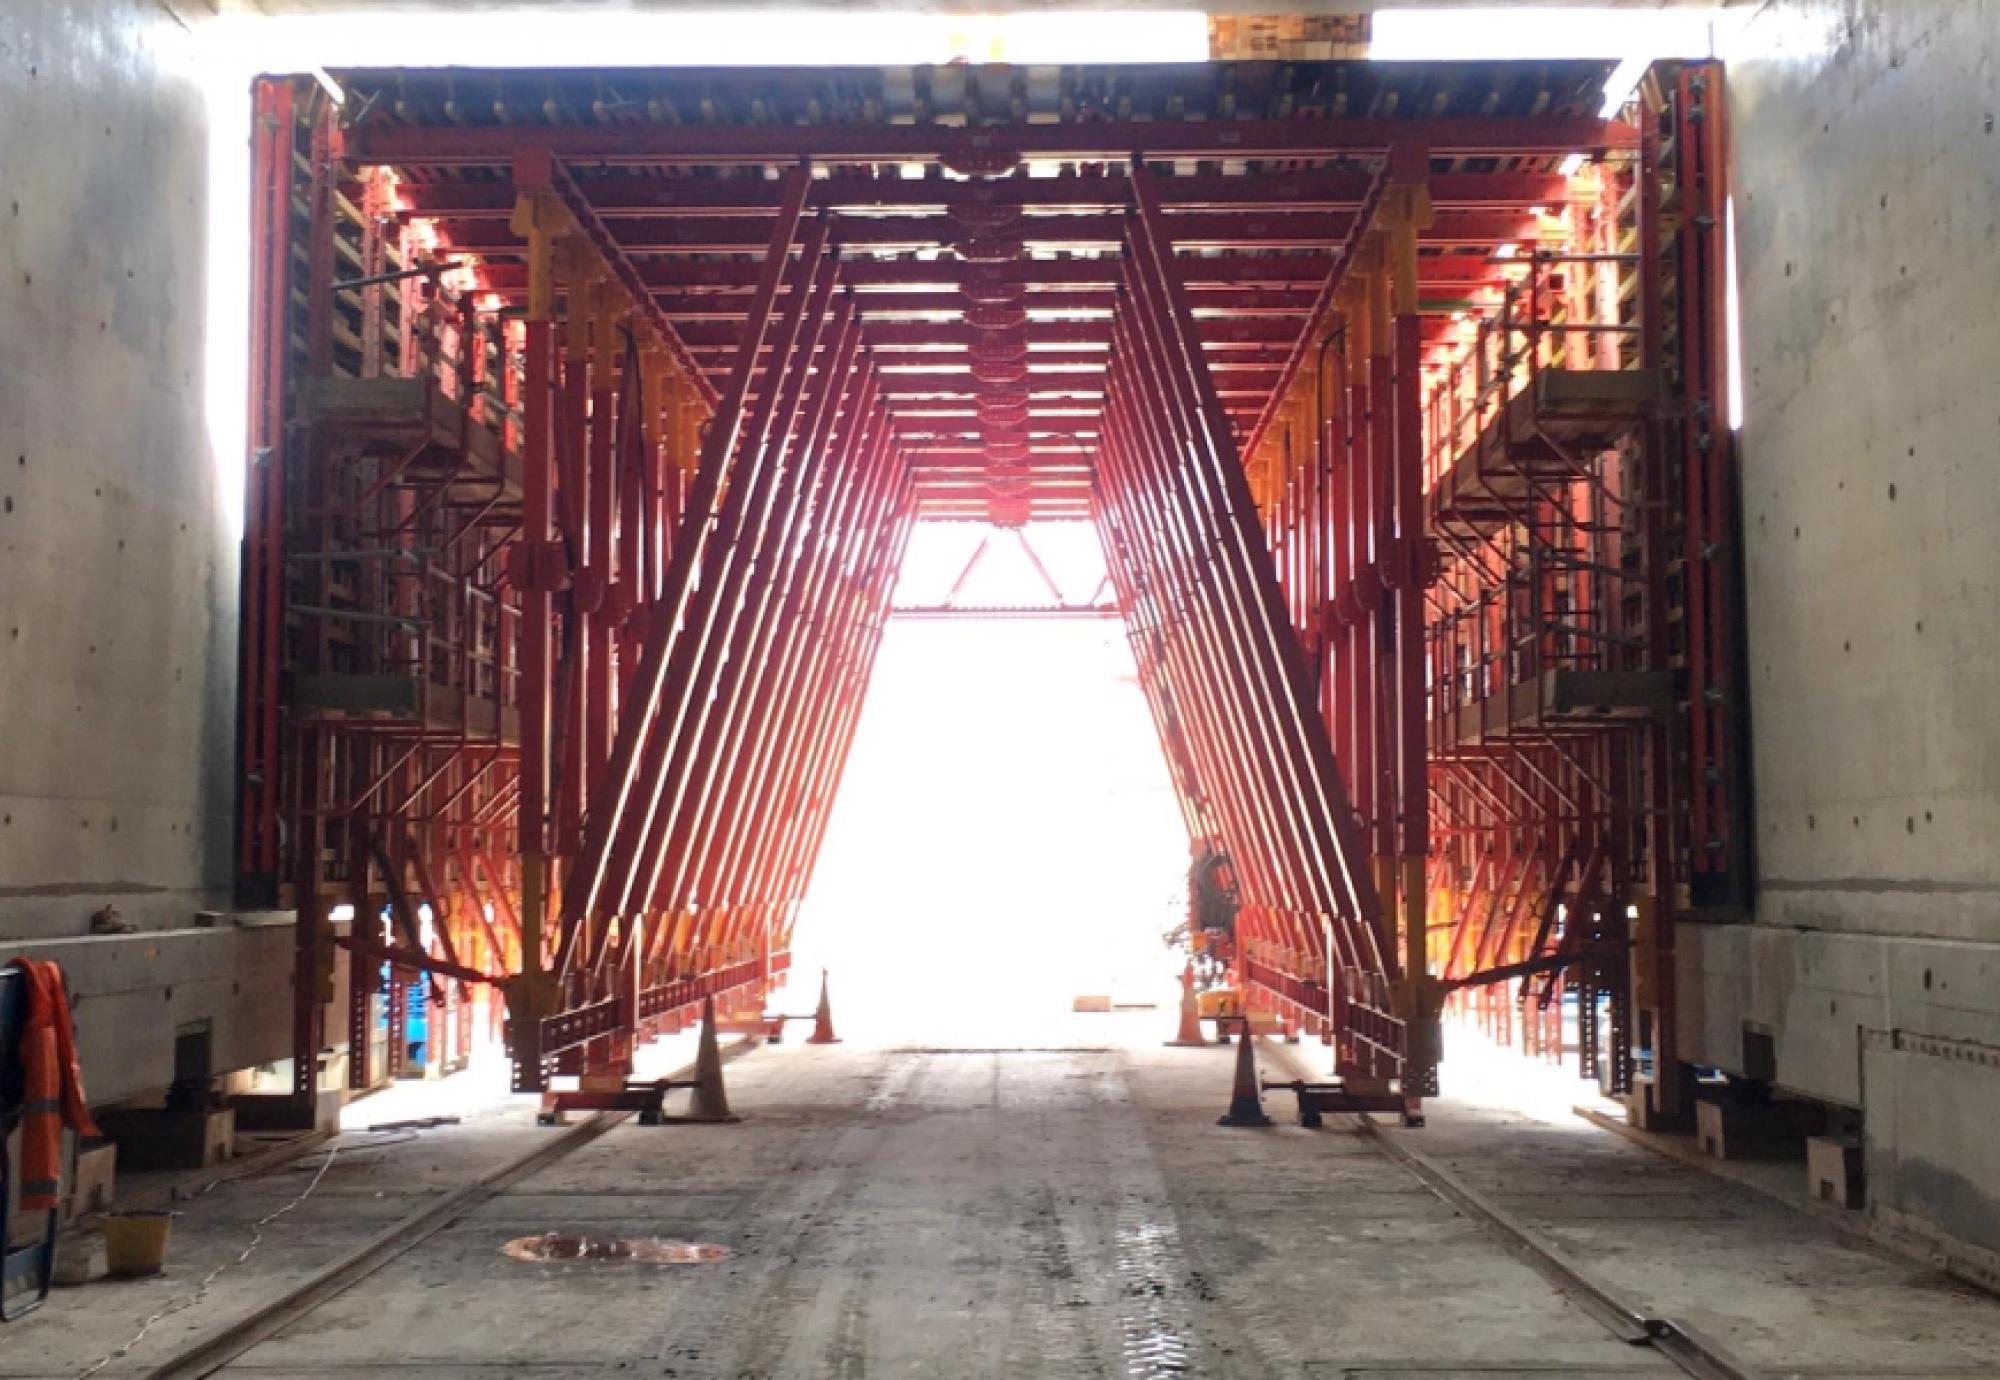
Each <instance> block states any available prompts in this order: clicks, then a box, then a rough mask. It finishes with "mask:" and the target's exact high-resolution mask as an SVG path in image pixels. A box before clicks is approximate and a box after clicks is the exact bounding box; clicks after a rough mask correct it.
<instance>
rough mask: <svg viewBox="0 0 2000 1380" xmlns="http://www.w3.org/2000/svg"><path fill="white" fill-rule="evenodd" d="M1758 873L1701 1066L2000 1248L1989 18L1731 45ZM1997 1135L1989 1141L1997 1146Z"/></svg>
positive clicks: (1759, 29) (1913, 2)
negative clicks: (1841, 1114)
mask: <svg viewBox="0 0 2000 1380" xmlns="http://www.w3.org/2000/svg"><path fill="white" fill-rule="evenodd" d="M1732 49H1733V50H1732V51H1730V52H1728V53H1727V54H1726V56H1728V57H1729V58H1730V61H1731V67H1730V89H1731V93H1732V116H1733V129H1734V138H1735V170H1736V182H1735V185H1736V188H1737V192H1736V214H1737V226H1738V254H1739V265H1740V267H1739V277H1740V282H1741V295H1742V322H1743V326H1742V331H1743V354H1744V375H1745V384H1746V387H1745V402H1746V407H1745V423H1744V429H1743V436H1742V455H1743V475H1744V521H1745V525H1746V528H1747V539H1748V540H1747V582H1748V600H1749V639H1750V673H1751V687H1752V691H1751V693H1752V702H1751V712H1752V717H1753V731H1752V732H1753V750H1754V755H1755V762H1754V765H1755V773H1756V829H1757V848H1758V854H1759V868H1760V873H1761V878H1760V886H1759V894H1758V899H1757V906H1756V914H1755V923H1754V924H1752V925H1750V926H1747V927H1734V928H1706V927H1700V926H1684V927H1683V932H1682V934H1681V936H1680V941H1679V949H1680V956H1681V977H1682V980H1681V984H1680V989H1681V996H1682V1002H1683V1008H1684V1011H1685V1013H1686V1015H1685V1022H1684V1023H1685V1026H1686V1034H1687V1038H1688V1040H1689V1043H1690V1049H1691V1053H1692V1055H1693V1057H1696V1058H1699V1059H1701V1060H1703V1061H1705V1062H1709V1063H1713V1064H1716V1065H1719V1066H1722V1067H1724V1068H1729V1069H1732V1070H1737V1071H1741V1070H1742V1069H1743V1065H1744V1058H1743V1032H1744V1026H1745V1024H1746V1023H1750V1024H1751V1025H1753V1026H1754V1027H1759V1028H1761V1029H1762V1030H1764V1031H1765V1032H1766V1033H1769V1034H1771V1035H1772V1036H1773V1038H1774V1040H1775V1046H1776V1058H1777V1080H1778V1082H1779V1083H1780V1084H1781V1085H1783V1086H1785V1087H1788V1088H1792V1089H1795V1090H1797V1091H1800V1092H1803V1093H1807V1094H1810V1095H1813V1096H1816V1097H1821V1098H1826V1099H1829V1100H1832V1101H1836V1102H1841V1103H1846V1104H1850V1105H1853V1106H1858V1107H1863V1108H1865V1111H1866V1125H1867V1133H1868V1148H1869V1161H1870V1169H1871V1177H1872V1183H1871V1193H1872V1194H1873V1195H1874V1200H1875V1204H1876V1209H1877V1210H1878V1211H1879V1212H1881V1213H1882V1215H1884V1216H1885V1217H1889V1218H1892V1219H1899V1220H1905V1223H1906V1224H1907V1225H1916V1226H1920V1227H1924V1228H1926V1229H1935V1230H1937V1231H1940V1232H1942V1233H1944V1234H1946V1235H1948V1236H1950V1237H1953V1238H1956V1239H1957V1240H1958V1241H1960V1242H1962V1243H1966V1244H1969V1245H1971V1246H1973V1247H1978V1248H1984V1249H1988V1250H1996V1249H2000V1153H1996V1151H1995V1150H1994V1148H1993V1144H1992V1136H1991V1128H1992V1127H1994V1126H1996V1125H2000V312H1996V311H1995V310H1993V308H1992V306H1991V304H1990V303H1989V302H1988V301H1987V299H1988V298H1989V297H1990V296H1991V294H1992V287H1993V285H1994V284H1996V283H2000V131H1996V128H1995V122H1996V116H2000V5H1996V4H1994V3H1991V0H1975V2H1974V3H1966V0H1775V2H1774V3H1770V4H1767V5H1765V6H1764V7H1763V9H1762V10H1760V11H1759V12H1758V13H1757V14H1756V15H1755V17H1754V18H1753V19H1751V20H1750V22H1749V23H1748V24H1747V25H1746V26H1745V28H1744V29H1743V31H1742V32H1741V34H1740V35H1739V36H1738V37H1737V38H1736V39H1735V40H1734V41H1733V45H1732ZM1982 1128H1983V1129H1982Z"/></svg>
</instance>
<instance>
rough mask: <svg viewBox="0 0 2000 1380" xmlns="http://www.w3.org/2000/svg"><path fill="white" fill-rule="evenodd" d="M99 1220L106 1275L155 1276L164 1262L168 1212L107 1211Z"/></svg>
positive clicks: (169, 1222) (171, 1217)
mask: <svg viewBox="0 0 2000 1380" xmlns="http://www.w3.org/2000/svg"><path fill="white" fill-rule="evenodd" d="M103 1222H104V1272H105V1273H106V1274H108V1275H113V1276H116V1277H118V1278H120V1279H131V1278H134V1277H136V1276H139V1275H156V1274H158V1273H159V1272H160V1270H161V1268H162V1267H163V1266H165V1265H166V1263H167V1232H168V1229H169V1228H171V1227H172V1226H173V1224H174V1215H173V1214H172V1213H171V1212H107V1213H106V1214H105V1215H104V1218H103Z"/></svg>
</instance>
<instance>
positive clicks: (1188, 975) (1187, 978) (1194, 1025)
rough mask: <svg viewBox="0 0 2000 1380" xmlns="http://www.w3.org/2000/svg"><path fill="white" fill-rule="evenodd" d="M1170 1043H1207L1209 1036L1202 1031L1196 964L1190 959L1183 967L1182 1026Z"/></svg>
mask: <svg viewBox="0 0 2000 1380" xmlns="http://www.w3.org/2000/svg"><path fill="white" fill-rule="evenodd" d="M1167 1043H1168V1044H1170V1045H1206V1044H1207V1043H1208V1038H1207V1037H1206V1036H1204V1035H1203V1034H1202V1033H1201V1003H1200V1002H1198V1001H1196V1000H1195V995H1194V964H1193V962H1192V961H1190V962H1189V963H1188V965H1187V967H1185V968H1183V969H1181V1028H1180V1029H1179V1030H1178V1031H1176V1032H1175V1034H1174V1038H1173V1039H1171V1040H1169V1041H1167Z"/></svg>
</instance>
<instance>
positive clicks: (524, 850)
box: [507, 151, 563, 1092]
mask: <svg viewBox="0 0 2000 1380" xmlns="http://www.w3.org/2000/svg"><path fill="white" fill-rule="evenodd" d="M551 170H552V169H551V164H550V160H549V157H548V155H547V154H546V153H545V152H538V151H536V152H525V153H522V154H519V155H517V156H516V158H515V160H514V183H515V186H516V188H517V189H518V190H519V192H520V194H521V201H520V203H519V204H518V205H517V206H516V208H515V211H514V221H513V224H514V229H515V232H516V233H518V234H521V235H523V236H525V237H526V238H527V240H528V304H527V312H526V321H525V322H524V325H523V340H522V384H521V535H520V538H519V540H518V543H517V545H516V546H515V549H514V555H513V563H512V565H511V567H510V569H509V572H508V578H509V580H510V581H511V582H512V583H513V584H514V586H515V588H517V589H519V590H520V591H521V631H520V687H519V697H520V716H521V790H520V804H519V807H518V811H517V836H518V847H519V850H520V855H521V909H520V917H519V918H520V931H521V939H520V943H521V971H520V973H519V974H518V975H516V976H515V977H514V978H513V979H512V980H511V981H510V982H509V983H508V984H507V1006H508V1012H509V1017H510V1030H509V1053H510V1055H511V1058H512V1061H513V1086H514V1089H515V1091H517V1092H534V1091H539V1090H540V1089H541V1087H542V1083H543V1055H542V1048H541V1018H542V1016H543V1014H544V1013H545V1011H546V1008H547V1005H548V991H547V981H546V977H545V975H544V970H543V933H542V931H543V920H544V918H545V915H546V908H547V903H548V890H549V876H548V846H549V838H548V806H549V800H548V790H549V778H550V770H549V755H550V731H551V729H552V727H553V723H552V713H551V705H550V697H551V696H550V692H551V688H552V687H551V677H550V671H551V658H552V655H553V651H554V645H553V644H554V636H555V627H554V623H555V607H554V598H553V595H554V591H555V588H556V586H557V583H558V581H559V579H560V575H561V570H560V560H561V551H560V547H559V546H558V545H557V543H556V541H555V526H554V521H553V501H552V500H553V493H552V490H553V486H554V463H555V457H554V453H553V440H554V430H555V415H554V414H555V411H556V409H555V396H554V395H555V387H556V380H555V360H554V353H555V342H554V340H553V338H552V337H553V332H554V320H553V318H554V315H555V261H554V256H555V243H554V236H555V235H556V234H557V232H558V231H559V230H560V229H561V227H562V224H563V221H562V217H561V215H560V211H559V207H558V205H557V203H556V202H555V201H554V199H553V196H552V194H551V193H550V191H549V186H550V174H551Z"/></svg>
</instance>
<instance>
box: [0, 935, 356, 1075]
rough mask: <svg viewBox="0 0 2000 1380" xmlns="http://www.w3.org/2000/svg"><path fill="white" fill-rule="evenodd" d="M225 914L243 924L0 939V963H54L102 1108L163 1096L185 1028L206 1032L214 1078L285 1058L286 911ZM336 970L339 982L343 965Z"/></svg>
mask: <svg viewBox="0 0 2000 1380" xmlns="http://www.w3.org/2000/svg"><path fill="white" fill-rule="evenodd" d="M227 919H228V920H230V921H242V922H246V923H223V924H220V925H217V926H215V927H213V928H201V929H176V930H148V931H145V932H143V933H140V934H132V935H89V936H85V937H83V938H78V939H36V940H27V941H25V942H21V941H16V942H9V941H7V940H0V964H5V963H10V962H12V961H13V960H14V959H15V958H17V957H34V958H40V959H45V960H49V961H52V962H55V963H60V964H61V965H62V969H63V977H64V980H65V983H66V985H67V986H68V988H69V994H70V1010H71V1013H72V1015H73V1017H74V1019H75V1025H76V1044H77V1057H78V1060H79V1062H80V1063H81V1064H82V1066H83V1086H84V1093H85V1095H86V1097H87V1098H88V1099H89V1101H90V1103H91V1105H92V1106H99V1107H101V1106H103V1105H105V1104H106V1103H110V1102H117V1101H121V1100H124V1099H126V1098H133V1097H138V1096H140V1095H142V1094H148V1093H156V1092H160V1091H163V1090H164V1089H165V1088H166V1087H167V1085H168V1084H169V1083H171V1082H172V1081H173V1079H174V1037H175V1036H176V1035H177V1034H178V1033H181V1032H184V1031H185V1032H197V1031H198V1032H204V1033H206V1035H207V1037H208V1041H209V1056H210V1061H211V1067H212V1068H213V1069H214V1071H215V1072H217V1073H223V1072H227V1071H229V1070H233V1069H242V1068H248V1067H250V1066H252V1065H254V1064H267V1063H272V1062H275V1061H277V1060H279V1059H285V1058H289V1057H290V1056H291V1052H292V1051H291V1039H292V989H291V983H290V975H291V962H292V948H293V943H294V940H293V928H292V924H291V915H290V913H289V912H287V913H282V914H280V913H275V912H262V913H258V914H255V915H245V916H240V917H238V916H232V917H227ZM249 922H261V923H249ZM340 957H341V959H342V960H344V958H345V955H344V954H343V955H341V956H340ZM339 967H340V970H341V973H342V975H343V976H344V974H345V971H346V964H345V962H344V961H342V962H340V964H339ZM343 988H344V983H343ZM340 996H341V997H342V998H343V999H344V996H345V993H344V990H343V991H342V992H341V993H340ZM335 1010H336V1011H339V1012H342V1013H344V1011H345V1007H344V1006H341V1007H336V1008H335Z"/></svg>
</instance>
